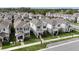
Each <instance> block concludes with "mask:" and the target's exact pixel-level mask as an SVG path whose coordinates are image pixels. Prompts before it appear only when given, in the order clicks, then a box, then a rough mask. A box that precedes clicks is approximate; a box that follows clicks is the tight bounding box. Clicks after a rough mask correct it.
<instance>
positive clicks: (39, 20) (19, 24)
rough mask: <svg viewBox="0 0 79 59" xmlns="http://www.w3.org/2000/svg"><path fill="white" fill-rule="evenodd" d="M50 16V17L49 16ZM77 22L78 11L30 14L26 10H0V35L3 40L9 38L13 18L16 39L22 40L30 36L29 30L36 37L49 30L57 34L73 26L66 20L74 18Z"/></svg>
mask: <svg viewBox="0 0 79 59" xmlns="http://www.w3.org/2000/svg"><path fill="white" fill-rule="evenodd" d="M50 17H51V18H50ZM74 17H77V22H79V13H75V14H74V15H69V14H51V13H46V15H41V14H32V13H27V12H25V13H24V12H17V13H16V12H9V13H7V12H4V13H2V12H0V37H1V38H2V39H3V42H4V41H8V40H9V33H10V24H11V23H12V20H14V28H15V36H16V41H24V39H25V38H29V37H30V31H33V33H34V35H35V36H36V37H37V38H38V37H39V36H40V35H44V34H45V33H46V32H49V33H50V34H51V35H58V34H59V33H60V32H61V31H62V32H71V31H72V30H73V27H72V26H71V24H70V23H69V22H68V21H65V19H69V20H76V18H74Z"/></svg>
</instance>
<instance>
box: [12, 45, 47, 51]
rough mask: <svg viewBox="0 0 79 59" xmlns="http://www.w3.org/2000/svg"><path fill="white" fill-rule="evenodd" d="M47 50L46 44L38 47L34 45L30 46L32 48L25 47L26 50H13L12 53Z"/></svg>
mask: <svg viewBox="0 0 79 59" xmlns="http://www.w3.org/2000/svg"><path fill="white" fill-rule="evenodd" d="M43 48H46V44H42V45H41V44H38V45H34V46H30V47H25V48H20V49H16V50H12V51H36V50H40V49H43Z"/></svg>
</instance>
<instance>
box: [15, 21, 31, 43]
mask: <svg viewBox="0 0 79 59" xmlns="http://www.w3.org/2000/svg"><path fill="white" fill-rule="evenodd" d="M14 28H15V32H16V33H15V36H16V40H17V42H18V41H24V39H27V38H29V37H30V23H29V22H26V21H21V20H18V23H17V22H16V23H14Z"/></svg>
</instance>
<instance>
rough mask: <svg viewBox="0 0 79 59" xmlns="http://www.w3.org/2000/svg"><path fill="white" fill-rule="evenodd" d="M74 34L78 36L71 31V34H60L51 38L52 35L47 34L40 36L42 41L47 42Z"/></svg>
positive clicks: (75, 32)
mask: <svg viewBox="0 0 79 59" xmlns="http://www.w3.org/2000/svg"><path fill="white" fill-rule="evenodd" d="M74 34H79V32H77V31H72V32H69V33H61V34H59V35H57V36H53V35H50V34H49V33H47V34H45V35H43V36H42V38H43V39H44V40H49V39H54V38H58V37H65V36H70V35H74Z"/></svg>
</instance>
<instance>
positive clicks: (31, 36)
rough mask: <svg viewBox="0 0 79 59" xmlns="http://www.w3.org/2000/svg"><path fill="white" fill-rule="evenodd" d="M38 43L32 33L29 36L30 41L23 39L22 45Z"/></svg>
mask: <svg viewBox="0 0 79 59" xmlns="http://www.w3.org/2000/svg"><path fill="white" fill-rule="evenodd" d="M38 41H40V39H38V38H36V36H35V35H34V34H33V33H32V34H31V35H30V39H25V41H24V43H25V44H29V43H34V42H38Z"/></svg>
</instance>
